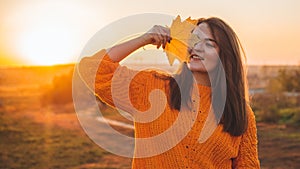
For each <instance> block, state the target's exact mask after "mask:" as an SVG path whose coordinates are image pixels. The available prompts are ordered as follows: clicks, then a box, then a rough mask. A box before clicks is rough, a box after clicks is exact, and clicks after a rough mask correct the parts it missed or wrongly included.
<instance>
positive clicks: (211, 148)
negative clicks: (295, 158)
mask: <svg viewBox="0 0 300 169" xmlns="http://www.w3.org/2000/svg"><path fill="white" fill-rule="evenodd" d="M100 60H102V61H101V63H99V62H100ZM99 64H100V65H99ZM93 72H97V74H96V77H92V76H90V75H91V74H93ZM79 73H80V75H81V77H82V78H83V79H84V81H85V82H86V84H87V85H88V86H90V87H91V88H93V87H95V89H94V90H95V94H96V95H97V96H99V97H100V98H101V100H102V101H104V102H105V103H107V104H109V105H111V106H117V107H119V108H121V109H123V110H125V111H127V112H129V113H132V112H137V111H139V112H137V113H138V114H140V115H146V114H147V113H149V112H147V113H146V112H145V111H147V110H148V109H152V110H153V111H161V110H156V109H155V107H156V106H155V105H156V104H160V103H166V102H165V101H168V100H169V99H168V98H166V97H164V96H163V95H162V93H157V94H158V95H157V96H156V97H155V98H154V99H153V100H152V104H153V105H154V106H153V107H151V101H149V98H151V96H150V92H151V91H152V90H154V89H160V90H161V91H163V92H165V93H167V92H168V83H169V81H168V80H165V79H164V78H160V76H161V73H160V72H157V71H139V72H137V71H134V70H131V69H128V68H127V67H125V66H120V65H119V63H117V62H113V61H112V60H111V59H110V58H109V57H108V56H107V55H106V51H105V50H101V51H99V52H98V53H96V54H95V55H94V56H92V57H85V58H83V59H82V60H81V61H80V63H79ZM136 73H137V74H136ZM135 74H136V75H135ZM133 75H135V76H134V78H132V80H131V79H130V78H131V76H133ZM112 81H113V87H112ZM125 84H129V86H126V85H125ZM128 87H129V100H130V102H131V104H132V105H130V104H128V102H126V101H124V100H126V98H128V95H127V94H126V93H127V91H128ZM126 88H127V89H126ZM112 91H113V92H112ZM198 91H199V93H198V94H199V95H197V96H199V102H200V106H199V108H198V109H197V110H195V109H193V111H191V112H178V111H174V110H171V108H170V107H169V104H165V107H163V109H162V112H158V113H160V114H158V115H157V114H156V118H155V119H153V120H152V121H148V122H144V123H142V122H139V121H138V120H135V122H134V126H135V138H151V137H154V136H157V135H159V134H162V133H164V132H165V131H166V130H167V129H169V128H171V127H172V125H173V124H174V122H175V121H176V119H177V118H178V116H179V114H180V113H186V114H187V116H188V115H189V114H192V113H196V116H193V119H192V121H193V122H194V123H193V125H192V127H191V128H190V129H189V131H188V132H187V133H186V135H185V137H183V139H181V140H180V141H179V142H178V143H177V144H175V145H174V146H172V147H170V148H169V149H168V150H167V151H164V152H162V153H157V155H154V156H151V157H145V158H134V159H133V163H132V168H137V169H143V168H145V169H146V168H147V169H148V168H153V169H160V168H161V169H174V168H195V169H196V168H197V169H198V168H203V169H210V168H212V169H213V168H222V169H223V168H224V169H230V168H247V169H250V168H260V167H259V160H258V153H257V135H256V124H255V117H254V113H253V112H252V110H251V108H250V107H249V106H248V108H247V110H248V119H249V125H248V129H247V130H246V132H245V133H244V134H243V135H242V136H239V137H234V136H231V135H230V134H229V133H227V132H223V126H222V125H221V124H219V125H218V126H217V128H216V130H215V131H214V132H213V134H212V135H211V136H210V137H209V138H208V139H207V140H206V141H205V142H204V143H200V142H199V141H198V138H199V136H200V132H201V129H202V127H203V125H204V122H205V120H206V117H207V115H208V112H209V109H210V105H211V89H210V87H207V86H201V85H198ZM112 93H113V95H114V97H112ZM165 96H167V95H165ZM164 98H166V99H164ZM150 100H151V99H150ZM143 112H144V114H143ZM154 114H155V113H154ZM139 117H140V116H139ZM141 117H142V116H141ZM191 117H192V116H191ZM141 119H142V118H141ZM174 135H176V133H175V134H174ZM170 140H172V138H171V137H168V138H167V139H165V140H162V141H161V142H155V144H154V145H153V144H149V145H145V144H138V143H136V145H135V149H136V152H137V151H149V152H151V150H155V149H156V150H157V151H159V150H160V149H163V148H164V147H163V146H164V145H166V144H165V142H169V141H170Z"/></svg>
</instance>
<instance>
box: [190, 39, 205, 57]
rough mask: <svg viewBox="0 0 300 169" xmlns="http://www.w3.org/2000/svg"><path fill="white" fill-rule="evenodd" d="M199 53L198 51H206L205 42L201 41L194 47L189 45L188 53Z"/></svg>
mask: <svg viewBox="0 0 300 169" xmlns="http://www.w3.org/2000/svg"><path fill="white" fill-rule="evenodd" d="M193 52H194V53H198V52H204V46H203V43H201V42H199V43H197V44H195V46H193V47H189V48H188V53H189V54H191V53H193Z"/></svg>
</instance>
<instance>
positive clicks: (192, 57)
mask: <svg viewBox="0 0 300 169" xmlns="http://www.w3.org/2000/svg"><path fill="white" fill-rule="evenodd" d="M190 60H204V58H203V57H201V56H199V55H196V54H192V55H191V56H190Z"/></svg>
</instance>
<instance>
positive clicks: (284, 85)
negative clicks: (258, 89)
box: [267, 69, 300, 93]
mask: <svg viewBox="0 0 300 169" xmlns="http://www.w3.org/2000/svg"><path fill="white" fill-rule="evenodd" d="M267 91H269V92H271V93H280V92H300V70H299V69H297V70H292V71H287V70H286V69H281V70H279V72H278V75H277V77H275V78H272V79H271V80H270V81H269V84H268V86H267Z"/></svg>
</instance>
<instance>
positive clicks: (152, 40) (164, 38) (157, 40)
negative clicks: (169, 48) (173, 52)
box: [141, 25, 171, 49]
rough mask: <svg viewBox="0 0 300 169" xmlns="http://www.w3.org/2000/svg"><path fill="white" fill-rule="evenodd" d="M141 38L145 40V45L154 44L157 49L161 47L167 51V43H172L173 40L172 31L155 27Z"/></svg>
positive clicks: (158, 26)
mask: <svg viewBox="0 0 300 169" xmlns="http://www.w3.org/2000/svg"><path fill="white" fill-rule="evenodd" d="M141 38H142V39H143V40H144V44H145V45H148V44H152V45H156V47H157V49H158V48H159V47H160V46H162V48H163V49H165V47H166V44H167V42H168V43H170V40H171V37H170V29H169V28H166V27H163V26H160V25H155V26H153V27H152V28H151V29H150V30H149V31H148V32H147V33H145V34H144V35H142V36H141Z"/></svg>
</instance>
